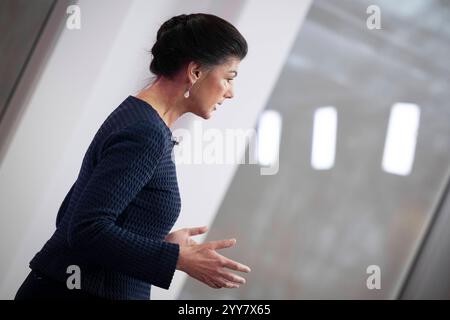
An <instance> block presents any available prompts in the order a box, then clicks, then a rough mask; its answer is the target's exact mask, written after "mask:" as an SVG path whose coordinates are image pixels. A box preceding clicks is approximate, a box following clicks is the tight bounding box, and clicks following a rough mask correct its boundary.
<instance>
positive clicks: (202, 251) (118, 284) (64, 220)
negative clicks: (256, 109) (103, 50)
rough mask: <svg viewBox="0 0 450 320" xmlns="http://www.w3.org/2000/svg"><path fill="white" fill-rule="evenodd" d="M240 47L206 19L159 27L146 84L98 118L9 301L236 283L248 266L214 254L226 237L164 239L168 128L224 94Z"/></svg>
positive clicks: (187, 233)
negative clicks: (181, 276)
mask: <svg viewBox="0 0 450 320" xmlns="http://www.w3.org/2000/svg"><path fill="white" fill-rule="evenodd" d="M246 54H247V43H246V41H245V39H244V38H243V37H242V35H241V34H240V33H239V32H238V31H237V30H236V28H234V27H233V26H232V25H231V24H230V23H228V22H226V21H225V20H223V19H221V18H219V17H216V16H214V15H209V14H190V15H179V16H176V17H173V18H171V19H170V20H168V21H166V22H165V23H164V24H163V25H162V26H161V28H160V29H159V30H158V33H157V40H156V43H155V44H154V46H153V48H152V55H153V60H152V62H151V65H150V71H151V72H152V73H153V74H154V75H155V76H156V78H155V79H154V81H153V83H152V85H150V86H149V87H147V88H145V89H144V90H142V91H141V92H139V93H138V94H137V95H136V96H131V95H130V96H129V97H128V98H127V99H125V100H124V101H123V102H122V103H121V104H120V105H119V106H118V107H117V108H116V109H115V110H114V111H113V112H112V113H111V114H110V115H109V116H108V118H107V119H106V120H105V122H104V123H103V124H102V126H101V127H100V129H99V130H98V132H97V133H96V135H95V137H94V139H93V141H92V142H91V144H90V146H89V148H88V150H87V152H86V154H85V156H84V159H83V163H82V167H81V170H80V173H79V176H78V178H77V180H76V181H75V183H74V184H73V186H72V187H71V189H70V190H69V192H68V193H67V195H66V197H65V198H64V200H63V202H62V204H61V207H60V209H59V211H58V215H57V218H56V226H57V228H56V231H55V232H54V234H53V235H52V237H51V238H50V239H49V240H48V241H47V243H46V244H45V245H44V247H43V248H42V249H41V251H40V252H38V253H37V254H36V256H35V257H34V258H33V259H32V261H31V262H30V268H31V269H32V271H31V272H30V274H29V275H28V277H27V279H26V280H25V281H24V283H23V284H22V286H21V287H20V289H19V291H18V292H17V294H16V299H33V298H38V299H149V298H150V292H151V285H156V286H158V287H161V288H165V289H168V288H169V286H170V283H171V281H172V278H173V274H174V272H175V270H176V269H178V270H180V271H183V272H185V273H187V274H188V275H189V276H191V277H193V278H195V279H197V280H199V281H202V282H203V283H205V284H206V285H208V286H210V287H212V288H224V287H226V288H236V287H239V284H241V283H245V279H244V278H242V277H240V276H238V275H236V274H235V273H233V272H230V271H228V270H227V269H232V270H237V271H241V272H249V271H250V268H248V267H247V266H245V265H242V264H240V263H238V262H236V261H233V260H230V259H228V258H226V257H224V256H222V255H220V254H219V253H218V252H217V251H216V250H219V249H223V248H227V247H231V246H233V245H234V244H235V239H228V240H220V241H213V242H209V243H204V244H197V243H196V242H195V241H194V240H192V239H191V238H190V237H191V236H194V235H198V234H201V233H205V232H206V231H207V229H206V227H200V228H184V229H181V230H178V231H175V232H172V233H170V234H169V231H170V229H171V228H172V226H173V225H174V223H175V222H176V220H177V218H178V215H179V211H180V207H181V201H180V196H179V192H178V183H177V178H176V171H175V165H174V163H173V161H172V158H171V151H172V148H173V146H174V143H175V142H174V141H173V140H172V134H171V131H170V127H171V125H172V124H173V122H174V121H175V120H177V119H178V118H179V117H180V116H181V115H183V114H184V113H186V112H192V113H194V114H196V115H198V116H200V117H202V118H204V119H208V118H209V117H210V116H211V113H212V112H213V110H215V108H216V106H217V105H218V104H219V105H220V104H222V103H223V102H224V100H225V99H231V98H232V97H233V79H234V78H235V77H236V76H237V73H238V72H237V67H238V65H239V63H240V61H241V60H242V59H244V58H245V56H246Z"/></svg>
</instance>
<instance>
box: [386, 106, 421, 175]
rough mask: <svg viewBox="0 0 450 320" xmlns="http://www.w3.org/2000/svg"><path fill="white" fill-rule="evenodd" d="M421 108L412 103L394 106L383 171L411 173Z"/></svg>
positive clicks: (402, 173)
mask: <svg viewBox="0 0 450 320" xmlns="http://www.w3.org/2000/svg"><path fill="white" fill-rule="evenodd" d="M419 121H420V108H419V106H417V105H416V104H412V103H396V104H394V105H393V106H392V109H391V115H390V118H389V125H388V130H387V135H386V142H385V145H384V153H383V162H382V167H383V170H384V171H386V172H389V173H392V174H397V175H402V176H407V175H409V174H410V173H411V170H412V167H413V163H414V155H415V150H416V142H417V131H418V129H419Z"/></svg>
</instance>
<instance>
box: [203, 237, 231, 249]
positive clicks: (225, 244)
mask: <svg viewBox="0 0 450 320" xmlns="http://www.w3.org/2000/svg"><path fill="white" fill-rule="evenodd" d="M235 244H236V239H227V240H216V241H211V242H208V246H209V247H210V248H211V249H214V250H218V249H225V248H229V247H232V246H234V245H235Z"/></svg>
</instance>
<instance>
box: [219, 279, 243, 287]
mask: <svg viewBox="0 0 450 320" xmlns="http://www.w3.org/2000/svg"><path fill="white" fill-rule="evenodd" d="M220 284H221V287H222V288H229V289H231V288H239V284H238V283H233V282H231V281H227V280H226V279H224V278H221V279H220Z"/></svg>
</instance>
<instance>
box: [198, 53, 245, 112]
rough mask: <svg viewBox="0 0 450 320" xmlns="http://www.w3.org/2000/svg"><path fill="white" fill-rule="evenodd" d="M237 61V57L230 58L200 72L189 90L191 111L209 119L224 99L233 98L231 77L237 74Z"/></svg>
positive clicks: (238, 61)
mask: <svg viewBox="0 0 450 320" xmlns="http://www.w3.org/2000/svg"><path fill="white" fill-rule="evenodd" d="M239 63H240V60H239V59H237V58H230V59H228V61H227V62H226V63H224V64H221V65H219V66H216V67H214V68H213V69H211V70H209V71H207V72H206V73H205V72H203V73H202V74H201V76H200V78H199V79H198V80H197V82H196V83H195V84H194V86H193V87H192V89H191V91H190V94H191V97H192V99H191V102H192V108H191V110H192V113H194V114H196V115H197V116H199V117H202V118H203V119H209V118H210V117H211V114H212V112H214V110H215V108H218V107H219V105H220V104H222V103H223V102H224V101H225V99H231V98H233V96H234V93H233V79H234V78H235V77H236V76H237V73H238V65H239Z"/></svg>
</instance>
